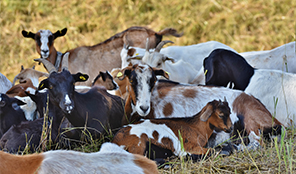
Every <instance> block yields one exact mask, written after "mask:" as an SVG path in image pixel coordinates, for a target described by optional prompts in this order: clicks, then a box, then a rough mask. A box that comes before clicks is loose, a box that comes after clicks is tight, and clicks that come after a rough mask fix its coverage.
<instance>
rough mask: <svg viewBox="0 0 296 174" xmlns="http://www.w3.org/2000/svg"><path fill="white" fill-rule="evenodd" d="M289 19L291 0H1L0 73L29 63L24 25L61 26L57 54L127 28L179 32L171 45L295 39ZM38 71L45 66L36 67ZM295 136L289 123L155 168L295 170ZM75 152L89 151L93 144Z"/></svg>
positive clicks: (293, 10) (262, 46) (294, 15)
mask: <svg viewBox="0 0 296 174" xmlns="http://www.w3.org/2000/svg"><path fill="white" fill-rule="evenodd" d="M295 19H296V1H291V0H237V1H236V0H230V1H223V0H174V1H171V0H162V1H157V0H85V1H83V0H63V1H62V0H52V1H49V0H46V1H42V0H32V1H27V0H22V1H21V0H19V1H16V0H1V1H0V72H1V73H2V74H4V75H6V76H7V77H8V78H9V79H10V80H12V79H13V77H14V76H15V75H16V74H17V73H18V72H19V71H20V67H21V65H24V67H25V68H27V67H32V66H33V65H35V64H36V63H34V61H33V59H34V58H38V57H39V55H38V54H37V52H36V50H35V44H34V41H33V40H32V39H26V38H23V36H22V35H21V31H22V30H23V29H25V30H29V31H33V32H37V31H38V30H39V29H49V30H51V31H53V32H54V31H56V30H59V29H63V28H65V27H67V28H68V32H67V34H66V35H65V37H61V38H58V39H57V40H56V41H55V47H56V48H57V50H58V51H61V52H64V51H66V50H68V49H72V48H75V47H77V46H81V45H94V44H97V43H99V42H102V41H104V40H106V39H107V38H109V37H111V36H112V35H114V34H115V33H118V32H121V31H123V30H124V29H126V28H128V27H131V26H147V27H150V28H152V29H154V30H156V31H159V30H161V29H164V28H166V27H173V28H176V29H177V30H178V31H180V32H184V36H183V37H181V38H174V37H164V39H170V40H172V41H174V42H175V44H174V45H190V44H197V43H201V42H206V41H210V40H216V41H219V42H222V43H224V44H226V45H229V46H230V47H232V48H234V49H235V50H237V51H238V52H245V51H258V50H268V49H272V48H275V47H277V46H280V45H282V44H285V43H288V42H291V41H295V33H296V22H295ZM36 65H37V64H36ZM37 69H38V70H41V71H45V70H44V69H43V67H42V66H40V65H37ZM295 140H296V137H295V129H294V128H290V129H288V131H287V137H286V138H285V140H282V141H280V142H279V143H277V142H268V143H266V145H265V146H264V147H262V149H260V150H257V151H254V152H252V151H251V152H244V153H241V152H239V153H235V154H233V155H231V156H229V157H220V156H218V155H217V156H215V155H214V156H212V157H210V158H208V159H207V160H205V161H202V162H199V163H191V162H190V161H189V162H182V161H180V160H171V162H173V163H174V165H173V168H170V169H160V172H161V173H296V168H295V166H296V162H295V159H296V158H295V156H296V153H295V152H294V151H295V145H294V144H295ZM79 150H82V151H96V150H97V144H94V145H90V146H88V145H86V146H85V147H84V146H83V147H81V148H80V149H79Z"/></svg>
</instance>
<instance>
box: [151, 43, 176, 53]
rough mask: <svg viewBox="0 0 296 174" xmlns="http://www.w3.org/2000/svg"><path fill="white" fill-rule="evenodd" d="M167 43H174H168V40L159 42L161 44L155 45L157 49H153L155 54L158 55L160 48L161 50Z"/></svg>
mask: <svg viewBox="0 0 296 174" xmlns="http://www.w3.org/2000/svg"><path fill="white" fill-rule="evenodd" d="M167 43H174V42H172V41H170V40H164V41H161V42H160V43H159V44H158V45H157V47H156V48H155V52H158V53H159V51H160V50H161V48H162V47H163V46H164V45H165V44H167Z"/></svg>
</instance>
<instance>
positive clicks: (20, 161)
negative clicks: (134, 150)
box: [0, 143, 158, 174]
mask: <svg viewBox="0 0 296 174" xmlns="http://www.w3.org/2000/svg"><path fill="white" fill-rule="evenodd" d="M0 161H1V163H0V171H1V173H26V174H33V173H36V174H46V173H64V174H70V173H71V174H81V173H94V174H99V173H110V174H118V173H122V174H157V173H158V171H157V166H156V164H155V162H153V161H151V160H149V159H147V158H146V157H143V156H141V155H136V154H131V153H128V152H126V151H124V150H123V149H122V148H120V147H119V146H117V145H115V144H111V143H104V144H103V145H102V147H101V150H100V151H99V152H95V153H83V152H77V151H71V150H54V151H47V152H43V153H39V154H37V153H36V154H29V155H13V154H9V153H5V152H3V151H0Z"/></svg>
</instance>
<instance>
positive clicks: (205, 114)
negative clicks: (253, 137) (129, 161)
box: [113, 100, 232, 156]
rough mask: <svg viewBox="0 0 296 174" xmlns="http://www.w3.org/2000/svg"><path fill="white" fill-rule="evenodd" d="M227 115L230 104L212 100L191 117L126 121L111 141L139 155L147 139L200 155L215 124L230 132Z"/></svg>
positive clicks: (205, 150) (179, 153)
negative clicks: (126, 124) (128, 122)
mask: <svg viewBox="0 0 296 174" xmlns="http://www.w3.org/2000/svg"><path fill="white" fill-rule="evenodd" d="M229 115H230V108H229V106H228V103H227V102H226V101H224V102H221V101H217V100H213V101H211V102H209V103H207V105H206V106H205V107H204V108H202V110H201V111H200V112H199V113H198V114H196V115H194V116H193V117H186V118H164V119H145V120H141V121H140V122H137V123H135V124H130V125H128V126H126V127H124V128H122V129H121V130H119V131H118V132H117V134H116V135H115V137H114V139H113V143H116V144H118V145H120V146H124V147H125V148H126V150H127V151H128V152H131V153H136V154H141V155H145V152H146V151H148V150H149V147H148V145H149V142H151V144H153V145H156V146H160V147H161V148H163V149H169V150H171V151H172V152H173V153H174V154H175V155H177V156H184V155H186V154H187V153H190V154H194V155H204V154H206V153H207V151H208V150H209V149H208V148H204V146H205V145H206V144H207V142H208V139H209V137H210V136H211V135H212V133H213V130H214V129H215V128H218V129H220V130H223V131H225V132H227V133H230V132H231V130H232V123H231V120H230V117H229ZM180 137H182V140H181V139H180ZM181 144H183V145H184V149H182V148H181ZM156 153H161V152H156ZM155 156H161V155H160V154H155Z"/></svg>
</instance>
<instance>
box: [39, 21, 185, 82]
mask: <svg viewBox="0 0 296 174" xmlns="http://www.w3.org/2000/svg"><path fill="white" fill-rule="evenodd" d="M163 35H173V36H175V37H180V36H182V34H177V33H176V30H175V29H171V28H168V29H164V30H162V31H160V32H155V31H153V30H151V29H148V28H146V27H130V28H128V29H126V30H124V31H122V32H120V33H117V34H115V35H114V36H112V37H110V38H109V39H107V40H105V41H103V42H101V43H99V44H96V45H94V46H81V47H77V48H74V49H72V50H69V51H68V52H70V56H69V71H70V72H71V73H72V74H74V73H77V72H82V73H85V74H88V75H89V77H90V79H94V78H95V76H96V74H95V72H97V71H105V70H108V71H111V70H112V69H113V68H119V67H121V57H120V52H121V50H122V48H123V44H124V43H125V44H126V45H130V46H135V47H141V48H145V44H146V39H147V38H149V40H150V48H155V47H156V46H157V45H158V43H159V42H160V41H161V40H162V36H163ZM52 47H53V46H52ZM38 49H39V47H38V46H37V51H39V52H38V53H40V50H38ZM53 52H55V54H53V55H50V56H49V58H48V60H49V61H50V62H51V63H52V64H55V61H56V51H53ZM60 68H61V66H60ZM84 84H85V83H84ZM85 85H88V86H90V85H91V82H90V80H88V81H87V82H86V84H85Z"/></svg>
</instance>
